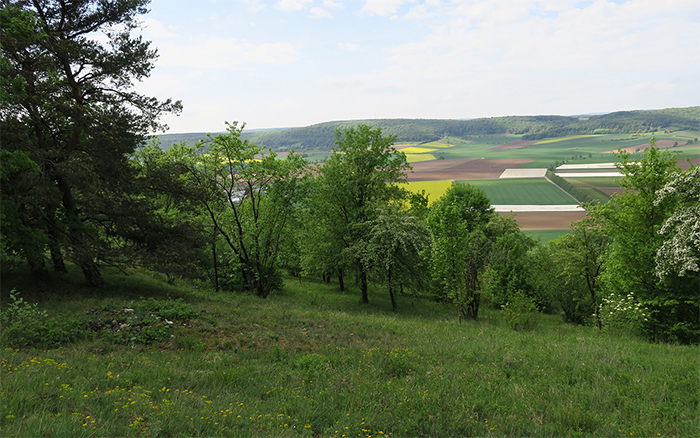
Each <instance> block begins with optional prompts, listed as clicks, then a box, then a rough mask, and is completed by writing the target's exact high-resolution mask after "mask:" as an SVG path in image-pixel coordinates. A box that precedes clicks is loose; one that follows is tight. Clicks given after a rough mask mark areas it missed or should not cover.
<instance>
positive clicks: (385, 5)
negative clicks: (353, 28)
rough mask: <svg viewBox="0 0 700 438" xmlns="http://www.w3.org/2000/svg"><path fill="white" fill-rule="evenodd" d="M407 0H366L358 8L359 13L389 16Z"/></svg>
mask: <svg viewBox="0 0 700 438" xmlns="http://www.w3.org/2000/svg"><path fill="white" fill-rule="evenodd" d="M406 1H407V0H367V2H366V3H365V5H364V6H363V7H362V9H361V10H360V15H381V16H383V17H387V16H390V15H392V14H394V13H396V11H397V10H398V8H399V7H400V6H401V5H403V4H404V3H406ZM409 1H410V0H409Z"/></svg>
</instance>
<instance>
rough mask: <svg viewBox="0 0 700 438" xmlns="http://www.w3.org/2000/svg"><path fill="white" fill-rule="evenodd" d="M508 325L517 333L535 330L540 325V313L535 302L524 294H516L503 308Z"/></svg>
mask: <svg viewBox="0 0 700 438" xmlns="http://www.w3.org/2000/svg"><path fill="white" fill-rule="evenodd" d="M503 313H504V315H505V320H506V323H507V324H508V326H509V327H510V328H512V329H513V330H517V331H527V330H534V329H536V328H537V327H538V325H539V316H540V314H539V312H538V311H537V304H535V300H534V299H532V298H530V297H528V296H527V295H525V294H524V293H523V292H520V291H519V292H517V293H515V294H514V295H513V296H512V297H511V299H510V302H509V303H508V304H505V305H504V306H503Z"/></svg>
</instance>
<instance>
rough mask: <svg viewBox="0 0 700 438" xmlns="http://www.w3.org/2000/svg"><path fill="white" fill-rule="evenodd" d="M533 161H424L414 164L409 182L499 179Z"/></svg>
mask: <svg viewBox="0 0 700 438" xmlns="http://www.w3.org/2000/svg"><path fill="white" fill-rule="evenodd" d="M531 161H533V160H532V159H530V158H518V159H498V158H484V159H471V158H461V159H456V160H432V161H422V162H419V163H414V164H413V173H409V174H408V181H439V180H448V179H451V180H459V179H484V178H498V177H499V176H501V174H502V173H503V171H504V170H506V169H510V168H513V167H518V166H522V165H523V164H526V163H529V162H531Z"/></svg>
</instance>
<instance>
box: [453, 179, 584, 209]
mask: <svg viewBox="0 0 700 438" xmlns="http://www.w3.org/2000/svg"><path fill="white" fill-rule="evenodd" d="M460 183H468V184H471V185H473V186H476V187H481V188H482V189H484V191H485V192H486V194H487V195H488V196H489V198H491V203H492V204H495V205H560V204H575V203H576V201H574V199H572V198H571V197H570V196H569V195H567V194H566V193H565V192H563V191H562V190H561V189H559V188H558V187H557V186H555V185H554V184H552V183H550V182H549V181H547V180H546V179H544V178H507V179H506V178H497V179H478V180H464V181H460Z"/></svg>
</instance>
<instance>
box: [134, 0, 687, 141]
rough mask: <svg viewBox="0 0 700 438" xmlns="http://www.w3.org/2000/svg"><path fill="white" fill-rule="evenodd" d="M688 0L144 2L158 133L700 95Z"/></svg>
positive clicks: (667, 103) (591, 107) (554, 109)
mask: <svg viewBox="0 0 700 438" xmlns="http://www.w3.org/2000/svg"><path fill="white" fill-rule="evenodd" d="M699 12H700V7H699V6H698V4H697V2H696V1H695V0H678V1H674V2H673V3H670V4H668V3H665V2H654V1H651V0H627V1H625V0H596V1H593V0H544V1H535V0H523V1H521V2H517V3H513V2H509V1H506V0H361V1H359V2H347V1H345V2H343V1H342V0H241V1H238V2H217V1H216V0H208V1H200V2H185V1H182V0H167V1H166V0H152V2H151V4H150V12H149V13H148V14H146V15H144V16H142V17H140V19H141V21H142V26H141V29H140V30H138V29H137V31H136V33H138V32H140V33H141V35H142V36H143V37H144V38H145V39H146V40H148V41H151V42H152V47H153V48H155V49H157V50H158V53H159V59H158V60H157V61H156V63H155V68H154V69H153V71H152V74H151V77H150V78H147V79H145V80H144V81H143V82H141V83H139V84H137V87H136V91H137V92H139V93H143V94H145V95H147V96H153V97H156V98H158V99H160V100H164V99H167V98H173V99H175V100H182V102H183V105H184V110H183V112H182V115H181V116H179V117H176V116H172V115H168V116H166V117H164V118H163V119H162V121H163V122H164V123H166V124H168V125H169V126H170V128H171V129H170V130H169V132H171V133H184V132H192V131H203V132H215V131H221V130H224V129H225V124H224V122H225V121H229V122H234V121H238V122H240V123H245V124H246V125H247V126H248V127H249V129H275V128H279V127H301V126H310V125H313V124H318V123H324V122H327V121H337V120H372V119H397V118H407V119H412V118H422V119H428V118H429V119H453V120H459V119H471V118H482V117H500V116H507V115H533V114H549V115H567V114H569V115H585V114H592V113H610V112H615V111H629V110H639V109H647V108H668V107H688V106H693V105H696V104H697V102H700V81H698V76H697V71H696V68H695V67H696V66H697V65H700V51H698V50H697V47H699V46H700V36H699V35H698V33H697V32H695V31H694V30H695V29H696V27H697V17H698V13H699Z"/></svg>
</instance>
